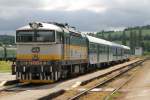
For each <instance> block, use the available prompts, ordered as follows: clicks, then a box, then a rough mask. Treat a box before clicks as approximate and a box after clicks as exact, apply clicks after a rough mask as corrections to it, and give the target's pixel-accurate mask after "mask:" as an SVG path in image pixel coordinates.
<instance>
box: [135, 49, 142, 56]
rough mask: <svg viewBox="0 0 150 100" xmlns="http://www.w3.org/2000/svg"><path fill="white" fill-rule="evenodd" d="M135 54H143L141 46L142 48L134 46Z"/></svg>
mask: <svg viewBox="0 0 150 100" xmlns="http://www.w3.org/2000/svg"><path fill="white" fill-rule="evenodd" d="M135 55H136V56H141V55H143V48H142V47H136V48H135Z"/></svg>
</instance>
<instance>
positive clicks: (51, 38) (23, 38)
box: [16, 30, 55, 42]
mask: <svg viewBox="0 0 150 100" xmlns="http://www.w3.org/2000/svg"><path fill="white" fill-rule="evenodd" d="M16 42H55V31H50V30H48V31H44V30H39V31H18V32H17V34H16Z"/></svg>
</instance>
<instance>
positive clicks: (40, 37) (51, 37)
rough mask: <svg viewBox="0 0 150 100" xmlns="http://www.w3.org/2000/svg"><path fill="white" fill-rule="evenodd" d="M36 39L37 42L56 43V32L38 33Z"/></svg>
mask: <svg viewBox="0 0 150 100" xmlns="http://www.w3.org/2000/svg"><path fill="white" fill-rule="evenodd" d="M35 37H36V41H37V42H55V32H54V31H38V32H37V36H35Z"/></svg>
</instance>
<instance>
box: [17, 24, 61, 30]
mask: <svg viewBox="0 0 150 100" xmlns="http://www.w3.org/2000/svg"><path fill="white" fill-rule="evenodd" d="M41 24H42V27H39V28H38V29H39V30H57V31H59V32H62V31H63V30H62V28H60V27H59V26H57V25H54V24H50V23H41ZM17 30H33V29H32V28H31V27H30V25H27V26H24V27H21V28H19V29H17Z"/></svg>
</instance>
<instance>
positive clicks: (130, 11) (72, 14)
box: [0, 0, 150, 31]
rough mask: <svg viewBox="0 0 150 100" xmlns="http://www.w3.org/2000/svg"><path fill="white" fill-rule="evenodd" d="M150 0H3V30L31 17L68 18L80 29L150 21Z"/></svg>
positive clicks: (0, 9) (0, 0) (0, 10)
mask: <svg viewBox="0 0 150 100" xmlns="http://www.w3.org/2000/svg"><path fill="white" fill-rule="evenodd" d="M149 6H150V1H149V0H139V1H137V0H94V1H93V0H86V1H85V0H0V15H1V16H0V22H1V23H3V24H0V31H12V30H15V29H17V28H18V27H20V26H23V25H26V24H28V22H30V21H57V22H68V23H69V24H71V25H72V26H76V27H77V28H78V29H79V30H81V31H100V30H102V29H112V28H114V29H118V28H119V27H128V26H137V25H145V24H150V20H149V19H150V11H149V10H148V9H149Z"/></svg>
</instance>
